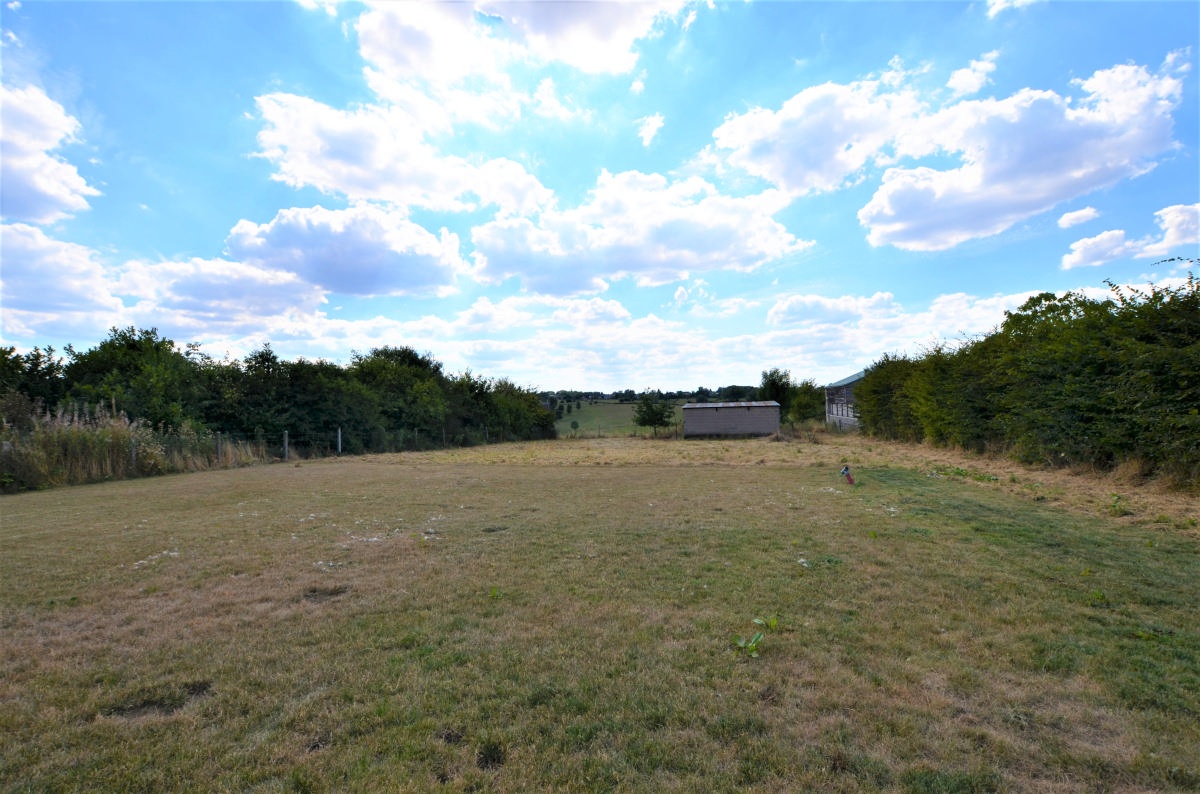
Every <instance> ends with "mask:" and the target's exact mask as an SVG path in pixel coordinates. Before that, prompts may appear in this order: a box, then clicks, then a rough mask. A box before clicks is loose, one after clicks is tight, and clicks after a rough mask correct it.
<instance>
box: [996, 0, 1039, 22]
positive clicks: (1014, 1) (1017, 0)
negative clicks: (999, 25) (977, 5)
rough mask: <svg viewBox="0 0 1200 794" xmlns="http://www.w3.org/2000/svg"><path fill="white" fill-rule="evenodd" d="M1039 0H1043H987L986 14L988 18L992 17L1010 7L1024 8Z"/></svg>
mask: <svg viewBox="0 0 1200 794" xmlns="http://www.w3.org/2000/svg"><path fill="white" fill-rule="evenodd" d="M1040 2H1044V0H987V9H988V12H987V15H988V18H989V19H994V18H995V17H996V16H998V15H999V14H1001V13H1002V12H1004V11H1007V10H1008V9H1010V8H1024V7H1025V6H1031V5H1033V4H1034V3H1040Z"/></svg>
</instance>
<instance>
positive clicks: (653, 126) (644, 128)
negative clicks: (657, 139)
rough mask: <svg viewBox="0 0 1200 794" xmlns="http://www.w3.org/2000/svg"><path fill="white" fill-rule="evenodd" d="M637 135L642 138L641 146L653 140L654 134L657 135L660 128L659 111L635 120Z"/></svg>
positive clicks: (661, 123)
mask: <svg viewBox="0 0 1200 794" xmlns="http://www.w3.org/2000/svg"><path fill="white" fill-rule="evenodd" d="M637 125H638V137H639V138H641V139H642V146H649V145H650V142H651V141H653V140H654V136H655V135H658V131H659V130H661V129H662V125H663V117H662V114H661V113H655V114H654V115H653V116H646V117H645V118H641V119H638V120H637Z"/></svg>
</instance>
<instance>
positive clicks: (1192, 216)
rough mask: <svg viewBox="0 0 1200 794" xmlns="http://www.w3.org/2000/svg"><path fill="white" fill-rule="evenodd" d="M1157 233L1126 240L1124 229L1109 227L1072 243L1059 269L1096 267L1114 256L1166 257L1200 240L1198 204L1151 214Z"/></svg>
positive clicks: (1170, 208) (1178, 206)
mask: <svg viewBox="0 0 1200 794" xmlns="http://www.w3.org/2000/svg"><path fill="white" fill-rule="evenodd" d="M1154 216H1155V221H1156V222H1157V224H1158V227H1159V230H1160V232H1161V233H1160V234H1159V235H1157V236H1156V235H1150V236H1148V237H1144V238H1142V239H1139V240H1130V239H1127V237H1126V235H1125V230H1124V229H1109V230H1108V231H1105V232H1101V233H1100V234H1098V235H1096V236H1094V237H1085V238H1084V239H1082V240H1076V241H1075V242H1073V243H1071V251H1070V253H1068V254H1065V255H1064V256H1063V258H1062V269H1063V270H1071V269H1073V268H1077V267H1097V266H1099V265H1103V264H1106V263H1108V262H1112V261H1113V260H1115V259H1121V258H1124V257H1132V258H1135V259H1149V258H1151V257H1166V256H1169V255H1170V254H1171V253H1172V252H1173V251H1175V250H1178V249H1179V248H1180V247H1182V246H1185V245H1190V246H1195V245H1197V244H1198V243H1200V204H1175V205H1173V206H1170V207H1166V208H1164V209H1161V210H1159V211H1158V212H1156V213H1154Z"/></svg>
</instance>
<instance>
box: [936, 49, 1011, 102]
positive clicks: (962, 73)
mask: <svg viewBox="0 0 1200 794" xmlns="http://www.w3.org/2000/svg"><path fill="white" fill-rule="evenodd" d="M999 57H1000V52H999V51H998V50H992V51H991V52H988V53H984V54H983V55H982V56H981V57H980V58H979V60H973V61H971V65H970V66H968V67H967V68H965V69H957V70H955V71H954V73H952V74H951V75H950V80H949V81H948V82H947V83H946V86H947V87H948V88H949V89H950V90H951V91H953V92H954V96H956V97H959V96H967V95H969V94H978V93H979V92H980V91H982V90H983V87H984V86H985V85H987V84H988V83H989V82H991V80H990V78H988V75H989V74H991V73H992V72H994V71H996V59H997V58H999Z"/></svg>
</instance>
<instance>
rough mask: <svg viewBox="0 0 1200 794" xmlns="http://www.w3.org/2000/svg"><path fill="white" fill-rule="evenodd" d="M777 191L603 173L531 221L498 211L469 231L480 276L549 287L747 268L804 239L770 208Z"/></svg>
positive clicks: (778, 201)
mask: <svg viewBox="0 0 1200 794" xmlns="http://www.w3.org/2000/svg"><path fill="white" fill-rule="evenodd" d="M785 203H786V197H785V196H782V195H781V194H779V193H778V192H776V191H767V192H765V193H762V194H759V195H756V196H747V197H743V198H732V197H728V196H723V195H720V194H719V193H718V192H717V190H716V189H715V188H714V187H713V186H712V185H711V184H709V183H708V182H706V181H704V180H703V179H700V178H698V177H692V178H689V179H684V180H679V181H669V180H668V179H667V178H666V177H663V176H661V175H659V174H643V173H640V172H637V171H627V172H624V173H620V174H615V175H614V174H610V173H608V172H607V171H605V172H603V173H601V175H600V177H599V179H598V181H597V183H596V187H595V188H593V189H592V191H591V192H590V193H589V195H588V198H587V201H586V202H585V203H584V204H582V205H581V206H579V207H576V208H573V209H569V210H547V211H545V212H543V213H542V214H541V215H540V216H539V217H538V218H537V219H536V221H535V220H533V219H530V218H510V219H501V220H497V221H494V222H491V223H487V224H483V225H482V226H478V227H476V228H475V229H474V231H473V232H472V241H473V242H474V244H475V248H476V251H477V255H478V256H479V257H480V260H481V266H482V267H481V277H483V278H485V279H487V280H490V281H493V282H496V281H501V280H504V279H506V278H510V277H518V278H520V279H521V280H522V282H523V283H524V284H525V286H526V287H527V288H529V289H535V290H539V291H545V292H549V293H552V294H563V293H573V292H586V291H600V290H603V289H605V287H606V285H607V283H608V281H610V280H614V279H621V278H634V279H636V281H637V282H638V283H639V284H662V283H667V282H670V281H675V280H678V279H681V278H686V277H687V276H688V274H689V273H693V272H702V271H707V270H726V269H735V270H753V269H754V268H756V267H758V266H760V265H762V264H764V263H766V262H770V261H774V260H777V259H779V258H781V257H784V256H787V255H788V254H792V253H795V252H797V251H800V250H803V249H804V248H806V247H808V246H810V245H811V243H809V242H805V241H801V240H797V239H796V238H795V237H794V236H793V235H792V234H791V233H790V232H788V231H787V229H786V228H784V227H783V225H782V224H780V223H778V222H777V221H775V220H774V219H773V218H772V217H771V216H772V215H773V214H774V213H775V212H778V211H779V210H780V209H782V207H783V206H784V205H785Z"/></svg>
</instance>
